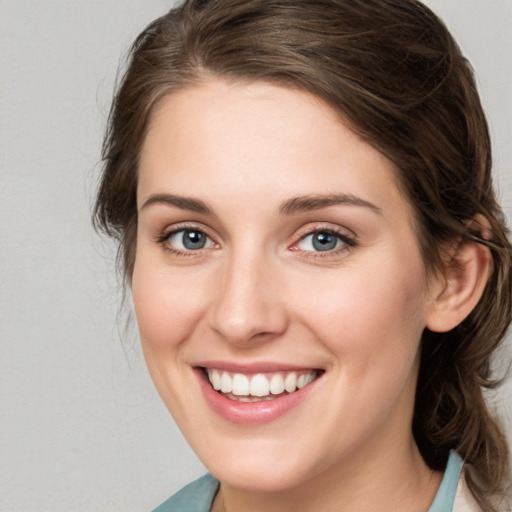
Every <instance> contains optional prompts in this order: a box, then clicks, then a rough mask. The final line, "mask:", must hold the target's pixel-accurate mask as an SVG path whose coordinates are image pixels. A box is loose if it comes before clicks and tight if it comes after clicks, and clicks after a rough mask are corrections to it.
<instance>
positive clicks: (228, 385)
mask: <svg viewBox="0 0 512 512" xmlns="http://www.w3.org/2000/svg"><path fill="white" fill-rule="evenodd" d="M220 390H221V391H222V392H223V393H231V391H233V381H232V380H231V377H230V375H229V373H227V372H224V373H223V374H222V377H221V379H220Z"/></svg>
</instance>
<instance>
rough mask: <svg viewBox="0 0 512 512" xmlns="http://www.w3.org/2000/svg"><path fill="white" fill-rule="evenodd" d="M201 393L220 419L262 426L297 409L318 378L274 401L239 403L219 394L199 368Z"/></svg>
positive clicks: (197, 370)
mask: <svg viewBox="0 0 512 512" xmlns="http://www.w3.org/2000/svg"><path fill="white" fill-rule="evenodd" d="M195 372H196V374H197V376H198V378H199V383H200V386H201V391H202V392H203V395H204V397H205V399H206V401H207V403H208V405H209V406H210V407H211V408H212V409H213V410H214V412H216V413H217V414H218V415H219V416H220V417H222V418H224V419H225V420H227V421H229V422H231V423H236V424H239V425H262V424H264V423H270V422H271V421H274V420H276V419H277V418H280V417H281V416H284V415H285V414H286V413H288V412H289V411H290V410H292V409H294V408H295V407H297V406H298V405H299V404H300V403H301V402H302V401H303V400H304V399H305V398H306V397H307V395H308V394H309V393H310V392H311V390H312V388H313V387H314V386H315V384H316V382H317V381H318V378H317V379H315V380H314V381H313V382H312V383H311V384H309V385H307V386H306V387H304V388H302V389H299V390H297V391H294V392H293V393H290V394H289V395H284V396H281V397H279V398H275V399H273V400H267V401H263V402H237V401H236V400H230V399H229V398H226V397H225V396H223V395H221V394H220V393H217V391H215V390H214V389H213V388H212V387H211V385H210V383H209V381H208V380H207V378H206V376H205V374H204V372H203V370H201V369H199V368H197V369H195Z"/></svg>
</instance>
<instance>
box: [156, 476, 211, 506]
mask: <svg viewBox="0 0 512 512" xmlns="http://www.w3.org/2000/svg"><path fill="white" fill-rule="evenodd" d="M218 488H219V482H218V480H217V479H216V478H215V477H213V476H212V475H210V474H206V475H204V476H203V477H201V478H199V479H197V480H194V481H193V482H191V483H190V484H188V485H187V486H185V487H183V489H181V490H180V491H178V492H177V493H176V494H174V495H173V496H171V497H170V498H169V499H168V500H166V501H164V502H163V503H162V504H161V505H160V506H158V507H157V508H155V510H154V511H153V512H183V511H185V510H186V511H187V512H209V511H210V508H211V505H212V501H213V498H215V494H217V489H218Z"/></svg>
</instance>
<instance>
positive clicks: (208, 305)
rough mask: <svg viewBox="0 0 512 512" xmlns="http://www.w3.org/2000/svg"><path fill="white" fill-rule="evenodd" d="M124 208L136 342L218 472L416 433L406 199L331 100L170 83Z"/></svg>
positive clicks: (272, 465)
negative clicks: (134, 221)
mask: <svg viewBox="0 0 512 512" xmlns="http://www.w3.org/2000/svg"><path fill="white" fill-rule="evenodd" d="M138 208H139V224H138V235H137V248H136V260H135V268H134V273H133V289H132V290H133V300H134V304H135V310H136V314H137V320H138V324H139V328H140V334H141V339H142V345H143V349H144V354H145V357H146V360H147V364H148V367H149V371H150V373H151V376H152V378H153V380H154V383H155V385H156V387H157V389H158V391H159V393H160V395H161V397H162V399H163V401H164V402H165V404H166V405H167V407H168V408H169V410H170V411H171V413H172V415H173V416H174V419H175V420H176V422H177V424H178V425H179V427H180V428H181V430H182V431H183V433H184V435H185V436H186V438H187V440H188V441H189V443H190V444H191V446H192V447H193V449H194V450H195V451H196V452H197V454H198V455H199V457H200V458H201V460H202V461H203V462H204V464H205V465H206V467H207V468H208V469H209V470H210V471H212V472H213V473H214V475H215V476H216V477H218V478H219V479H220V480H221V481H223V482H225V483H227V484H228V485H233V486H236V487H242V488H246V489H253V490H267V491H268V490H283V489H290V488H293V487H294V486H297V485H302V484H304V483H305V482H306V481H308V480H312V479H315V478H320V477H322V475H330V474H335V473H339V474H343V473H345V476H346V472H347V471H349V470H350V471H355V468H363V467H364V465H365V464H366V461H368V460H373V461H375V460H380V461H381V462H382V463H383V464H385V463H386V461H388V460H389V457H390V456H392V454H396V453H398V452H397V451H403V449H404V447H407V448H406V449H409V448H410V447H411V446H413V442H412V434H411V418H412V411H413V405H414V392H415V381H416V377H417V371H418V359H419V358H418V348H419V343H420V337H421V334H422V331H423V329H424V327H425V325H426V323H427V318H428V315H429V312H430V311H431V309H432V302H433V299H432V297H431V295H430V293H431V292H429V291H428V290H429V289H430V288H427V286H426V284H427V282H426V276H425V269H424V264H423V262H422V259H421V256H420V251H419V247H418V241H417V237H416V235H415V231H414V226H413V216H412V210H411V207H410V205H409V204H408V202H407V200H406V199H405V198H404V196H403V195H402V194H401V192H400V191H399V189H398V187H397V184H396V181H395V172H394V169H393V165H392V163H391V162H390V161H389V160H388V159H386V158H385V157H384V156H383V155H382V154H380V153H379V152H378V151H376V150H375V149H373V148H372V147H371V146H370V145H369V144H367V143H366V142H364V141H363V140H362V139H361V138H359V137H358V136H356V135H355V134H354V133H353V132H352V131H350V130H349V129H348V128H347V127H346V126H345V125H344V124H342V123H341V122H340V121H339V119H338V118H337V117H336V116H335V114H334V113H333V112H332V110H330V109H329V108H328V107H327V106H325V105H324V104H322V103H321V102H320V101H319V100H317V99H315V98H313V97H311V96H309V95H307V94H305V93H303V92H298V91H293V90H290V89H286V88H281V87H277V86H272V85H266V84H260V83H255V84H249V85H248V84H240V83H239V84H227V83H224V82H222V81H210V82H207V83H205V84H204V85H201V86H197V87H195V88H190V89H187V90H184V91H182V92H179V93H176V94H173V95H171V96H169V97H168V98H166V100H165V101H164V102H163V103H162V104H161V106H160V107H159V109H158V110H157V111H156V113H155V114H154V116H153V119H152V123H151V126H150V129H149V132H148V135H147V139H146V141H145V144H144V147H143V151H142V154H141V160H140V179H139V186H138ZM208 373H209V374H210V380H211V381H212V382H210V380H209V378H208V376H207V374H208ZM219 387H220V390H218V388H219ZM214 388H216V389H214ZM299 388H300V389H299ZM287 390H288V391H287ZM370 454H371V455H370Z"/></svg>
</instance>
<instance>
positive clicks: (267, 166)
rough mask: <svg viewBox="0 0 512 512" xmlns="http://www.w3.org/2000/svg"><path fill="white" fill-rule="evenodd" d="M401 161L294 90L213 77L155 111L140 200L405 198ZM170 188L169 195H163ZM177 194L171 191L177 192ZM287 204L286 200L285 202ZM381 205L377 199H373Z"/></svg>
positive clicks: (143, 162)
mask: <svg viewBox="0 0 512 512" xmlns="http://www.w3.org/2000/svg"><path fill="white" fill-rule="evenodd" d="M395 180H396V169H395V166H394V164H393V163H392V162H391V161H390V160H389V159H387V158H386V157H385V156H384V155H383V154H382V153H380V152H379V151H377V150H376V149H375V148H373V147H372V146H371V145H369V144H368V143H367V142H366V141H364V140H363V139H362V138H361V137H359V136H358V135H357V134H355V133H354V132H353V131H352V130H350V129H349V128H348V127H347V126H346V125H345V124H344V123H343V122H342V121H341V119H340V116H339V115H338V114H337V113H335V112H334V111H333V110H332V109H331V108H330V107H328V106H327V105H326V104H325V103H324V102H322V101H321V100H319V99H318V98H316V97H314V96H312V95H310V94H308V93H305V92H302V91H297V90H292V89H288V88H284V87H279V86H275V85H270V84H265V83H251V84H246V83H227V82H224V81H221V80H215V81H214V80H212V81H209V82H207V83H205V84H202V85H200V86H195V87H191V88H188V89H185V90H182V91H180V92H177V93H174V94H171V95H169V96H168V97H166V98H165V99H164V101H163V102H162V103H161V104H160V105H159V106H158V108H157V109H156V111H155V112H154V114H153V117H152V119H151V123H150V126H149V129H148V133H147V137H146V140H145V143H144V146H143V149H142V153H141V158H140V176H139V193H138V196H139V197H138V200H139V206H140V202H141V201H143V200H144V197H145V196H147V195H148V194H149V193H155V191H156V189H162V190H160V191H161V192H174V193H180V194H182V193H187V195H190V193H191V187H193V190H194V191H195V193H196V194H204V195H207V196H210V197H217V198H219V199H221V198H222V199H224V200H232V199H233V194H238V196H239V198H240V201H241V202H242V204H243V200H244V199H242V198H245V197H247V195H250V196H251V197H260V198H261V199H262V200H264V201H266V202H268V201H270V200H271V199H272V198H273V194H272V192H273V191H279V193H280V195H281V196H283V195H286V194H288V195H290V196H296V195H304V194H312V193H318V194H326V193H338V192H339V193H350V194H355V195H358V196H364V195H368V193H370V192H371V193H372V194H377V195H380V196H383V197H382V198H381V199H387V200H392V201H395V200H399V202H403V199H404V198H403V197H402V196H401V194H400V192H399V189H398V187H397V186H396V182H395ZM165 189H167V190H165ZM171 189H172V190H171ZM281 199H282V197H281ZM374 199H375V198H374Z"/></svg>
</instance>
